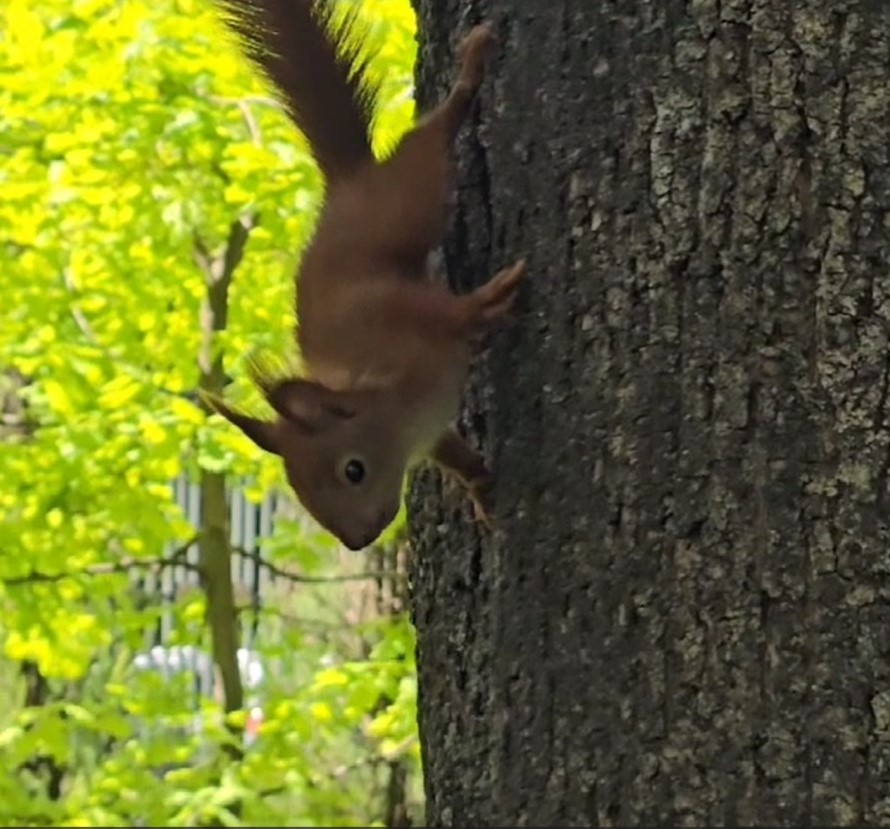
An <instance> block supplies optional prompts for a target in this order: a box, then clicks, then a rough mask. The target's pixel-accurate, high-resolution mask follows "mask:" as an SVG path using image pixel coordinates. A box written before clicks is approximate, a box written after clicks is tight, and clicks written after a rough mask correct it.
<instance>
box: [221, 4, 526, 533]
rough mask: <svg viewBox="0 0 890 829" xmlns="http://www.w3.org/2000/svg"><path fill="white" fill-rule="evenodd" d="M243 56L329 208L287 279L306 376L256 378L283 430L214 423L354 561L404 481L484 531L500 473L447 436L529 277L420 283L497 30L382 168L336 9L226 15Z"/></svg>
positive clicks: (246, 7)
mask: <svg viewBox="0 0 890 829" xmlns="http://www.w3.org/2000/svg"><path fill="white" fill-rule="evenodd" d="M219 2H220V3H221V4H222V7H223V9H224V11H225V12H226V14H225V19H226V21H227V23H228V25H229V26H230V27H231V28H232V30H233V31H234V32H235V34H236V36H237V38H238V40H239V42H240V43H241V44H242V45H243V48H244V49H245V52H246V54H247V55H248V56H249V57H250V58H251V59H252V60H253V61H254V62H255V63H256V64H257V65H258V67H259V69H260V70H261V71H262V72H263V73H264V74H265V75H266V76H267V77H268V78H269V79H270V80H271V81H272V83H273V84H274V86H275V87H276V89H277V92H278V94H279V96H280V97H281V99H282V100H283V103H284V104H285V105H286V108H287V112H288V114H289V116H290V117H291V119H292V121H293V122H294V123H295V125H296V126H297V128H298V129H299V130H301V131H302V132H303V134H304V135H305V136H306V138H307V139H308V141H309V144H310V146H311V151H312V154H313V156H314V158H315V161H316V162H317V164H318V166H319V168H320V170H321V173H322V175H323V179H324V201H323V203H322V207H321V211H320V214H319V218H318V222H317V224H316V227H315V230H314V232H313V236H312V238H311V240H310V241H309V243H308V245H307V246H306V248H305V250H304V251H303V253H302V257H301V261H300V264H299V268H298V271H297V274H296V293H297V301H296V314H297V324H296V331H295V334H296V339H297V344H298V347H299V351H300V355H301V358H302V362H303V366H304V368H303V370H302V371H301V372H300V373H301V374H302V375H303V376H294V377H288V376H285V377H274V376H272V374H271V373H270V372H268V371H267V370H264V368H263V367H262V366H260V365H258V364H257V363H254V365H253V371H252V373H253V376H254V379H255V381H256V382H257V383H258V385H259V387H260V389H261V391H262V392H263V394H264V396H265V398H266V400H267V401H268V402H269V404H270V405H271V407H272V408H273V409H274V411H275V413H276V418H275V419H274V420H262V419H257V418H255V417H252V416H249V415H248V414H246V413H244V412H239V411H236V410H235V409H233V408H232V407H230V406H229V405H227V404H226V403H225V402H223V401H222V400H219V399H215V400H213V401H211V404H212V405H213V407H214V408H215V409H216V411H218V412H219V413H220V414H221V415H223V416H224V417H225V418H226V419H227V420H229V421H230V422H231V423H233V424H234V425H235V426H237V427H238V428H239V429H241V430H242V431H243V432H244V434H246V435H247V436H248V437H249V438H250V439H251V440H252V441H253V442H254V443H256V444H257V445H258V446H259V447H260V448H262V449H264V450H266V451H268V452H272V453H275V454H277V455H279V456H281V458H282V460H283V462H284V468H285V472H286V475H287V479H288V482H289V483H290V485H291V487H292V488H293V490H294V492H295V494H296V496H297V498H298V499H299V501H300V502H301V503H302V505H303V506H304V507H305V509H306V510H308V512H309V513H310V514H311V515H312V516H313V517H314V518H315V520H316V521H318V523H319V524H321V526H322V527H324V528H325V529H326V530H328V531H329V532H331V533H333V535H335V536H336V537H337V538H338V539H339V540H340V541H341V542H342V543H343V544H345V545H346V546H347V547H349V548H350V549H352V550H358V549H361V548H363V547H366V546H368V545H370V544H371V543H372V542H374V541H375V540H376V539H377V538H378V536H379V535H380V533H381V532H383V530H384V529H385V528H386V527H387V526H388V525H389V524H390V523H391V522H392V520H393V519H394V518H395V516H396V514H397V512H398V510H399V507H400V505H401V498H402V484H403V481H404V476H405V473H406V470H407V469H408V468H409V466H411V465H413V464H415V463H417V462H420V461H422V460H424V459H430V460H432V461H434V462H436V463H438V464H439V465H440V466H441V467H444V468H445V469H446V470H448V471H449V472H451V473H452V474H454V475H456V476H457V478H458V479H459V480H460V481H461V482H462V484H463V485H464V487H465V488H466V490H467V492H468V494H469V495H470V496H471V498H472V499H473V502H474V504H475V506H476V509H477V515H478V516H479V517H480V518H481V519H482V520H487V509H486V504H485V502H486V495H487V494H488V493H489V492H490V487H491V484H492V480H493V478H492V473H491V472H490V471H489V469H488V468H487V466H486V464H485V462H484V460H483V458H482V456H481V455H480V454H479V453H478V452H476V451H475V450H474V449H473V448H471V447H470V445H469V444H468V443H467V442H466V441H465V440H464V439H463V438H462V437H461V436H460V435H459V434H458V432H457V431H456V430H455V429H454V427H453V426H452V423H453V421H454V420H455V419H456V417H457V414H458V409H459V405H460V395H461V391H462V387H463V383H464V381H465V378H466V375H467V373H468V371H469V363H470V359H471V354H472V352H473V344H474V343H475V341H476V340H477V339H478V337H479V335H480V334H481V333H482V332H483V331H484V330H485V329H486V328H487V327H488V326H489V325H490V324H491V323H493V322H495V321H496V320H498V319H499V318H501V317H502V316H504V315H505V314H506V313H507V312H508V311H509V310H510V308H511V306H512V304H513V302H514V299H515V296H516V293H517V290H518V286H519V283H520V281H521V279H522V276H523V274H524V271H525V263H524V261H523V260H519V261H517V262H516V263H515V264H513V265H512V266H511V267H508V268H505V269H504V270H502V271H500V272H499V273H497V274H496V275H495V276H494V277H493V278H492V279H490V280H489V281H488V282H487V283H486V284H484V285H483V286H481V287H479V288H477V289H476V290H474V291H472V292H471V293H468V294H464V295H457V294H454V293H452V292H451V291H449V290H448V289H447V288H446V287H445V286H444V285H442V284H439V283H438V282H434V281H432V280H431V279H430V276H431V274H430V273H429V268H430V266H429V261H428V260H429V254H430V252H431V251H432V250H433V249H434V248H436V247H437V246H438V245H439V244H440V242H441V241H442V239H443V237H444V235H445V232H446V222H447V208H448V203H449V183H450V181H449V179H450V162H449V154H450V152H451V149H452V145H453V143H454V140H455V137H456V135H457V132H458V130H459V128H460V126H461V124H462V123H463V121H464V120H465V118H466V116H467V114H468V112H469V110H470V106H471V104H472V102H473V99H474V97H475V94H476V92H477V90H478V88H479V86H480V84H481V83H482V79H483V74H484V62H485V59H486V57H487V55H488V53H489V52H490V50H491V48H492V45H493V42H494V38H493V28H492V25H491V24H490V23H483V24H481V25H478V26H476V27H475V28H473V29H472V30H471V31H470V32H469V33H468V34H467V35H466V36H465V38H464V39H463V41H462V42H461V44H460V47H459V67H458V72H457V79H456V81H455V82H454V84H453V85H452V87H451V90H450V93H449V94H448V96H447V97H446V98H445V100H444V101H442V102H441V103H440V104H439V105H438V106H436V107H435V108H434V109H432V110H431V111H430V112H428V113H427V114H426V115H425V116H424V117H422V118H420V119H419V120H418V121H417V123H416V124H415V125H414V126H413V128H412V129H411V130H410V131H409V132H407V133H406V134H405V136H404V137H403V138H402V139H401V141H400V143H399V144H398V145H397V147H396V148H395V150H394V151H393V152H392V153H391V154H390V155H389V156H388V157H386V158H385V159H382V160H377V159H376V158H375V156H374V154H373V152H372V149H371V122H372V118H373V114H374V108H375V104H376V98H377V91H378V90H377V89H376V88H375V86H374V85H373V83H372V82H371V81H370V79H369V77H368V74H367V72H366V67H367V60H366V58H365V57H363V54H362V52H361V49H360V48H357V47H356V45H355V35H356V32H357V29H356V22H355V17H354V14H353V15H347V16H346V18H345V20H344V22H341V23H339V24H337V23H335V22H334V20H333V15H332V9H331V3H332V0H219Z"/></svg>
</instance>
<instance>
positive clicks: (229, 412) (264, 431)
mask: <svg viewBox="0 0 890 829" xmlns="http://www.w3.org/2000/svg"><path fill="white" fill-rule="evenodd" d="M201 398H202V399H203V400H204V401H205V402H206V403H207V405H208V406H209V407H210V408H211V409H213V410H214V411H215V412H217V413H218V414H221V415H222V416H223V417H224V418H225V419H226V420H228V421H229V423H232V424H234V425H235V426H237V427H238V428H239V429H240V430H241V431H242V432H243V433H244V434H245V435H247V437H248V438H250V439H251V440H252V441H253V442H254V443H255V444H256V445H257V446H259V447H260V449H264V450H265V451H266V452H271V453H272V454H273V455H278V454H280V452H279V450H278V429H277V428H276V424H274V423H269V422H268V421H266V420H260V419H258V418H256V417H251V416H250V415H246V414H243V413H242V412H237V411H235V410H234V409H233V408H231V407H230V406H229V405H228V404H227V403H225V402H223V401H222V400H220V399H219V398H218V397H214V396H213V395H210V394H206V393H204V394H202V395H201Z"/></svg>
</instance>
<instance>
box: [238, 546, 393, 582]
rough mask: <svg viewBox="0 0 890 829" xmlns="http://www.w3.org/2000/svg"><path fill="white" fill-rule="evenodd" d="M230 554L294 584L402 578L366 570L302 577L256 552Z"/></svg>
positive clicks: (244, 551) (385, 572)
mask: <svg viewBox="0 0 890 829" xmlns="http://www.w3.org/2000/svg"><path fill="white" fill-rule="evenodd" d="M232 552H235V553H240V554H241V555H242V556H245V557H246V558H249V559H251V560H253V561H256V562H258V563H259V564H260V566H261V567H265V568H266V569H267V570H268V571H269V573H270V574H271V575H273V576H275V577H276V578H281V579H284V580H285V581H291V582H294V583H296V584H342V583H343V582H350V581H368V580H370V579H394V578H397V577H402V576H403V574H402V573H399V572H398V570H366V571H364V572H360V573H343V574H342V575H339V576H304V575H301V574H300V573H293V572H291V571H290V570H284V569H282V568H281V567H279V566H278V565H277V564H273V563H272V562H271V561H269V560H268V559H267V558H265V557H263V555H262V554H261V553H260V552H259V550H256V551H254V552H250V551H249V550H245V549H244V548H243V547H232Z"/></svg>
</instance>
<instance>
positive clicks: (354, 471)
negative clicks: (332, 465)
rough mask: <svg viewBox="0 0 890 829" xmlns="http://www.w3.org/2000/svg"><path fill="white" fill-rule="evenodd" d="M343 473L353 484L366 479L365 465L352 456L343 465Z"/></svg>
mask: <svg viewBox="0 0 890 829" xmlns="http://www.w3.org/2000/svg"><path fill="white" fill-rule="evenodd" d="M343 474H344V475H345V476H346V480H347V481H349V483H351V484H360V483H361V482H362V481H363V480H364V479H365V465H364V464H363V463H362V462H361V461H360V460H358V459H357V458H350V459H349V460H348V461H346V465H345V466H344V467H343Z"/></svg>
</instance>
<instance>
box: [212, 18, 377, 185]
mask: <svg viewBox="0 0 890 829" xmlns="http://www.w3.org/2000/svg"><path fill="white" fill-rule="evenodd" d="M219 2H220V5H221V7H222V8H223V11H224V17H225V20H226V22H227V23H228V25H229V27H230V28H231V29H233V30H234V32H235V33H236V35H238V37H239V39H240V40H241V42H242V43H243V44H244V46H245V50H246V52H247V54H248V56H249V57H250V58H251V59H252V60H253V61H254V62H255V63H256V64H257V65H258V66H259V67H260V69H261V70H262V71H263V72H264V73H265V74H266V76H267V77H268V78H269V79H270V80H271V81H272V82H273V83H274V84H275V86H276V87H277V89H278V92H279V94H280V95H281V96H282V98H283V100H284V103H285V104H286V106H287V109H288V113H289V114H290V117H291V119H292V120H293V121H294V123H295V124H296V125H297V127H298V128H299V129H300V130H301V131H302V133H303V134H304V135H305V136H306V138H307V139H308V140H309V143H310V145H311V147H312V154H313V155H314V156H315V159H316V161H317V162H318V165H319V167H320V168H321V172H322V174H323V175H324V177H325V179H326V180H327V181H330V182H333V181H335V180H337V179H342V178H345V177H348V176H349V175H350V174H351V173H353V172H354V171H355V170H356V169H357V168H358V167H360V166H362V165H364V164H366V163H368V162H369V161H373V158H374V156H373V153H372V150H371V122H372V119H373V116H374V110H375V106H376V103H377V95H378V86H377V85H376V84H374V83H373V82H372V81H371V80H370V79H369V77H368V73H367V66H368V58H367V55H366V54H364V52H363V49H362V44H361V42H360V39H359V38H358V37H357V35H358V31H357V29H356V18H355V13H354V12H353V11H348V12H347V13H346V14H344V15H343V20H342V21H337V22H335V20H334V15H333V10H332V3H333V0H219Z"/></svg>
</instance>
